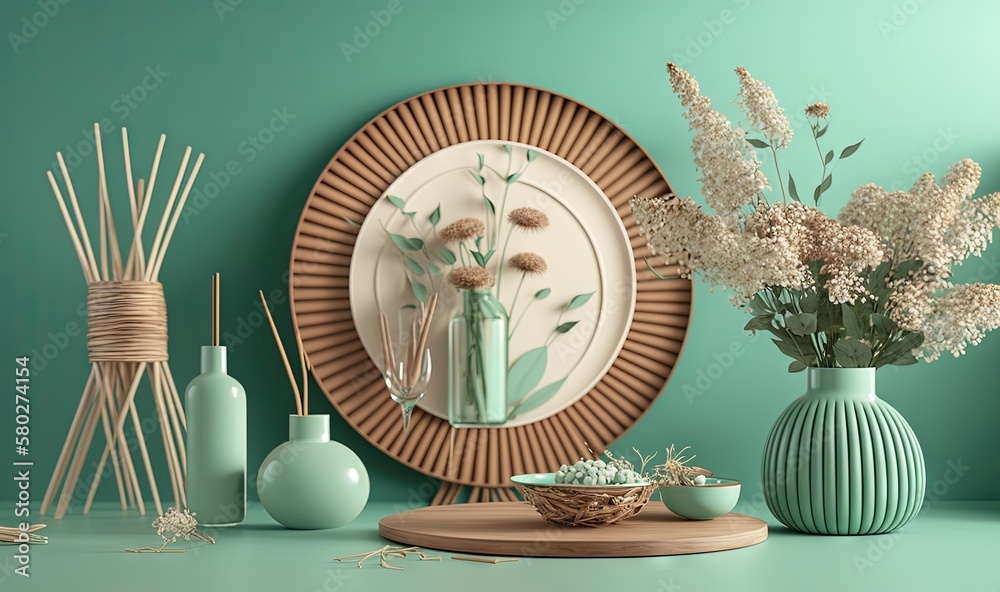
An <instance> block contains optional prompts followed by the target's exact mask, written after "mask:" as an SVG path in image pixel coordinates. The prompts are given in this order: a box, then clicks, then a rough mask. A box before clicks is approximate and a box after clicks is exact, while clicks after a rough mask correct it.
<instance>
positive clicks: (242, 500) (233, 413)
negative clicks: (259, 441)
mask: <svg viewBox="0 0 1000 592" xmlns="http://www.w3.org/2000/svg"><path fill="white" fill-rule="evenodd" d="M186 398H187V405H186V407H187V502H188V509H189V510H191V511H192V512H194V513H196V514H197V518H198V522H199V523H200V524H204V525H207V526H233V525H235V524H239V523H240V522H243V519H244V518H245V517H246V498H247V398H246V392H245V391H244V390H243V386H242V385H241V384H240V383H239V382H237V381H236V379H234V378H233V377H231V376H229V374H227V373H226V347H225V346H213V345H205V346H202V348H201V374H200V375H198V376H197V377H195V379H194V380H192V381H191V384H189V385H188V387H187V396H186Z"/></svg>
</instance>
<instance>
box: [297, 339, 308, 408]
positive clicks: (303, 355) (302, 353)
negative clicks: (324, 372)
mask: <svg viewBox="0 0 1000 592" xmlns="http://www.w3.org/2000/svg"><path fill="white" fill-rule="evenodd" d="M295 345H297V346H298V348H299V362H300V363H301V364H302V413H303V414H305V415H309V374H308V372H307V371H306V370H307V366H308V365H309V363H308V361H307V360H306V348H305V347H303V345H302V335H301V334H300V333H299V332H298V330H296V331H295Z"/></svg>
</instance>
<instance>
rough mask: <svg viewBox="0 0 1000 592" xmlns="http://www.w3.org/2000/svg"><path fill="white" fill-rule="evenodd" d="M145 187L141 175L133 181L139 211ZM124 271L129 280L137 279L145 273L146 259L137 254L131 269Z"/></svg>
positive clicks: (140, 240)
mask: <svg viewBox="0 0 1000 592" xmlns="http://www.w3.org/2000/svg"><path fill="white" fill-rule="evenodd" d="M145 187H146V181H145V180H143V179H142V177H140V178H139V180H138V181H136V183H135V192H136V196H135V207H137V208H139V211H142V204H143V203H145V202H144V201H143V200H145V199H146V198H145V195H146V193H145ZM133 230H134V228H133ZM139 250H140V251H142V236H140V237H139ZM126 271H127V275H126V278H127V279H130V280H137V279H139V278H140V277H142V276H143V275H144V274H145V273H146V261H145V258H144V257H143V256H142V253H140V254H139V261H136V262H135V267H134V268H133V269H128V270H126Z"/></svg>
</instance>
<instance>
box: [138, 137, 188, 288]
mask: <svg viewBox="0 0 1000 592" xmlns="http://www.w3.org/2000/svg"><path fill="white" fill-rule="evenodd" d="M190 158H191V147H190V146H188V147H187V149H185V150H184V158H183V159H181V167H180V169H179V170H178V171H177V177H176V178H175V179H174V186H173V188H172V189H171V190H170V197H169V198H167V205H166V207H165V208H164V209H163V215H162V216H161V217H160V225H159V226H158V227H157V228H156V236H155V237H154V238H153V248H152V249H150V251H149V260H150V261H156V259H157V258H159V255H160V248H161V246H162V244H163V233H164V231H165V230H166V229H167V222H168V221H169V220H170V213H171V208H173V207H174V201H175V200H176V199H177V190H178V189H180V187H181V181H183V180H184V173H186V172H187V164H188V159H190ZM149 270H150V268H148V267H147V269H146V274H145V277H144V279H145V280H146V281H147V282H148V281H150V280H149V273H150V271H149Z"/></svg>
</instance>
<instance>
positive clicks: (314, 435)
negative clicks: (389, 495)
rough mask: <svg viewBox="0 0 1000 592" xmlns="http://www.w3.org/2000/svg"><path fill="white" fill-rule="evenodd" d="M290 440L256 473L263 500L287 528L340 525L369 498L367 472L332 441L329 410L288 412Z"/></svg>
mask: <svg viewBox="0 0 1000 592" xmlns="http://www.w3.org/2000/svg"><path fill="white" fill-rule="evenodd" d="M288 432H289V439H288V442H285V443H284V444H280V445H279V446H278V447H277V448H275V449H274V450H272V451H271V453H270V454H268V455H267V458H265V459H264V462H263V463H262V464H261V465H260V471H259V472H258V473H257V494H258V495H259V496H260V502H261V504H262V505H263V506H264V509H265V510H267V513H268V514H270V515H271V518H274V519H275V520H276V521H277V522H279V523H280V524H282V525H283V526H285V527H287V528H294V529H302V530H315V529H322V528H338V527H341V526H344V525H345V524H348V523H349V522H351V521H352V520H354V519H355V518H357V517H358V514H360V513H361V510H363V509H364V508H365V504H367V503H368V493H369V489H370V485H369V481H368V471H366V470H365V465H364V464H363V463H362V462H361V459H360V458H358V455H356V454H354V452H353V451H351V449H350V448H348V447H347V446H344V445H343V444H341V443H339V442H334V441H332V440H330V416H329V415H290V416H289V417H288Z"/></svg>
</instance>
